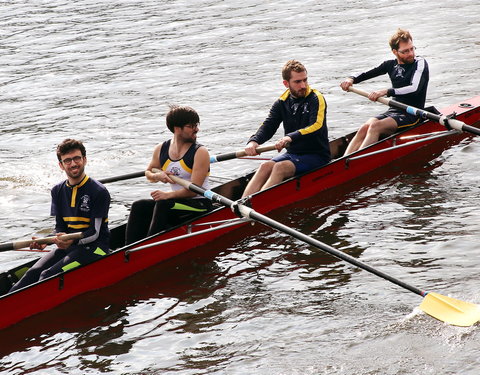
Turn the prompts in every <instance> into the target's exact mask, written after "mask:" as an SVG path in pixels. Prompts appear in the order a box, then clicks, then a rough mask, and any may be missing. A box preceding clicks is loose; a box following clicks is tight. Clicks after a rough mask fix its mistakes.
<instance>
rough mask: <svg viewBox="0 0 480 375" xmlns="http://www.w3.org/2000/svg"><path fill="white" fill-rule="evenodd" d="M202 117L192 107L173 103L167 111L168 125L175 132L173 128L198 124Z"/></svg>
mask: <svg viewBox="0 0 480 375" xmlns="http://www.w3.org/2000/svg"><path fill="white" fill-rule="evenodd" d="M199 122H200V117H199V116H198V113H197V111H195V110H194V109H193V108H191V107H186V106H178V105H171V106H170V111H168V113H167V127H168V129H170V131H171V132H172V133H173V128H174V127H178V128H183V127H184V126H185V125H187V124H198V123H199Z"/></svg>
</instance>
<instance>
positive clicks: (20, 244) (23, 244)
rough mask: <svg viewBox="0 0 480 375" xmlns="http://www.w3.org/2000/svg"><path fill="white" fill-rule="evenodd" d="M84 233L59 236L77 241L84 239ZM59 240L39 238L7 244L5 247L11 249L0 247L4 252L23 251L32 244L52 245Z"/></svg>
mask: <svg viewBox="0 0 480 375" xmlns="http://www.w3.org/2000/svg"><path fill="white" fill-rule="evenodd" d="M82 236H83V233H81V232H77V233H69V234H63V235H61V236H59V238H60V239H62V240H64V241H67V240H76V239H79V238H82ZM55 238H57V237H56V236H52V237H43V238H37V239H34V240H33V239H32V240H24V241H17V242H12V243H11V244H5V245H12V246H11V247H10V248H8V249H7V248H5V249H3V246H2V247H0V249H2V250H15V249H21V248H23V247H26V246H30V244H31V243H33V242H36V243H39V244H52V243H53V241H54V240H55Z"/></svg>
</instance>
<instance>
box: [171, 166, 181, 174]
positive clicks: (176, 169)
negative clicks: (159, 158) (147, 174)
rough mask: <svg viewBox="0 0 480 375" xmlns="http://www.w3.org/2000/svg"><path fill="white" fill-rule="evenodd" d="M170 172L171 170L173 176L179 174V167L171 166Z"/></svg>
mask: <svg viewBox="0 0 480 375" xmlns="http://www.w3.org/2000/svg"><path fill="white" fill-rule="evenodd" d="M170 172H172V173H173V174H174V176H180V172H181V169H180V168H179V167H172V169H170Z"/></svg>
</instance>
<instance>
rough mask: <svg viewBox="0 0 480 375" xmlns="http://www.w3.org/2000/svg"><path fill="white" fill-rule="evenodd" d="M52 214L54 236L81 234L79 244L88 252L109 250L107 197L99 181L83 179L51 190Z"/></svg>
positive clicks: (108, 202)
mask: <svg viewBox="0 0 480 375" xmlns="http://www.w3.org/2000/svg"><path fill="white" fill-rule="evenodd" d="M51 193H52V206H51V213H50V214H51V215H52V216H55V220H56V224H55V231H56V232H57V233H60V232H64V233H74V232H83V238H82V239H81V240H80V241H78V245H80V246H85V247H87V248H89V249H91V250H93V251H94V250H95V249H96V248H97V247H100V248H101V249H103V250H104V251H106V250H108V248H109V238H110V232H109V230H108V210H109V207H110V194H109V193H108V190H107V189H106V188H105V187H104V186H103V185H102V184H101V183H99V182H98V181H96V180H93V179H91V178H89V177H88V176H85V178H84V179H83V180H82V181H81V182H80V183H79V184H78V185H75V186H71V185H69V184H68V181H64V182H61V183H59V184H57V185H55V186H54V187H53V188H52V192H51Z"/></svg>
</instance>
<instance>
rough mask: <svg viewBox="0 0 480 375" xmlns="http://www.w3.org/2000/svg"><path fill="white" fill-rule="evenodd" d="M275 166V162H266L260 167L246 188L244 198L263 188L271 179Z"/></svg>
mask: <svg viewBox="0 0 480 375" xmlns="http://www.w3.org/2000/svg"><path fill="white" fill-rule="evenodd" d="M275 164H276V163H275V162H274V161H266V162H264V163H262V164H260V167H259V168H258V169H257V171H256V172H255V174H254V176H253V177H252V179H251V180H250V182H249V183H248V185H247V187H246V188H245V191H244V192H243V195H242V198H243V197H246V196H248V195H251V194H253V193H256V192H257V191H260V189H261V188H262V186H263V185H264V184H265V182H266V181H267V180H268V178H269V177H270V173H272V169H273V167H274V165H275Z"/></svg>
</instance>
